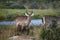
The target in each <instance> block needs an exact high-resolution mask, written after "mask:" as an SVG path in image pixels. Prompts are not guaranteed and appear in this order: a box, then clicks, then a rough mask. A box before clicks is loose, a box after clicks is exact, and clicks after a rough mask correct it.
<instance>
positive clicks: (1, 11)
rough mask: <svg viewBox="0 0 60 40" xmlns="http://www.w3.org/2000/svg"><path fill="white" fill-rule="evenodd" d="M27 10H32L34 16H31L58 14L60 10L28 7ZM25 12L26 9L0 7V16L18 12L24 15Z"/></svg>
mask: <svg viewBox="0 0 60 40" xmlns="http://www.w3.org/2000/svg"><path fill="white" fill-rule="evenodd" d="M27 11H33V13H34V14H35V16H34V17H33V18H36V17H37V18H38V17H39V18H41V17H43V16H44V15H60V14H59V13H60V11H59V10H58V9H56V10H54V9H45V10H40V9H28V10H27ZM25 12H26V9H0V16H1V15H2V16H6V15H7V14H19V15H24V13H25Z"/></svg>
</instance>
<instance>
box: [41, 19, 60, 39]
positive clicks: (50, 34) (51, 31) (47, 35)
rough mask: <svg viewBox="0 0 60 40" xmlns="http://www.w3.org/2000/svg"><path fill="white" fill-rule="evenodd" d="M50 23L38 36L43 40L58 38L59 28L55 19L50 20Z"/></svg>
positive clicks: (59, 35) (59, 36)
mask: <svg viewBox="0 0 60 40" xmlns="http://www.w3.org/2000/svg"><path fill="white" fill-rule="evenodd" d="M52 24H53V25H52V27H49V28H47V29H44V30H43V31H42V33H41V35H40V36H41V38H42V39H43V40H60V31H59V30H60V29H59V28H57V25H56V24H57V23H56V21H55V20H52Z"/></svg>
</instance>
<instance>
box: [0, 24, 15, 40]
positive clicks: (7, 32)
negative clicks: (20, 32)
mask: <svg viewBox="0 0 60 40" xmlns="http://www.w3.org/2000/svg"><path fill="white" fill-rule="evenodd" d="M14 34H15V27H14V25H0V40H8V38H9V37H11V36H13V35H14Z"/></svg>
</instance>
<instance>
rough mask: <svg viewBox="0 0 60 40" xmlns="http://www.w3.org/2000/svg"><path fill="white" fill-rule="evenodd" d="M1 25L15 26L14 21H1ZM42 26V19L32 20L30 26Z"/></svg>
mask: <svg viewBox="0 0 60 40" xmlns="http://www.w3.org/2000/svg"><path fill="white" fill-rule="evenodd" d="M0 24H1V25H12V24H15V22H14V21H1V22H0ZM40 24H42V19H32V20H31V22H30V26H32V25H40Z"/></svg>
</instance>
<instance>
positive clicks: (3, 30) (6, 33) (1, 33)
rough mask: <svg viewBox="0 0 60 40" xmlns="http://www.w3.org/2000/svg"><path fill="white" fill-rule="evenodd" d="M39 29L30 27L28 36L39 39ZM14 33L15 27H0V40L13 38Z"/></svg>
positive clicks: (38, 27)
mask: <svg viewBox="0 0 60 40" xmlns="http://www.w3.org/2000/svg"><path fill="white" fill-rule="evenodd" d="M41 29H42V28H41V27H40V26H37V27H36V26H34V27H31V28H30V33H29V35H32V36H33V37H34V39H36V40H37V39H39V36H40V32H41ZM15 33H16V27H15V25H0V40H8V38H9V37H11V36H13V35H14V34H15Z"/></svg>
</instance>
